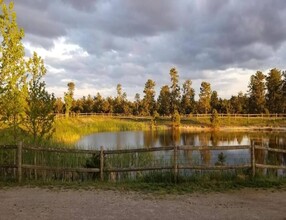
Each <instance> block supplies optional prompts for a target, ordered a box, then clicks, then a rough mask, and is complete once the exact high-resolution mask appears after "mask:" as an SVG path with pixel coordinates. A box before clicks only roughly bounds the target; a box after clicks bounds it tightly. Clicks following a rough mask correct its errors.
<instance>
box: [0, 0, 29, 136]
mask: <svg viewBox="0 0 286 220" xmlns="http://www.w3.org/2000/svg"><path fill="white" fill-rule="evenodd" d="M0 5H1V9H2V13H1V16H0V33H1V40H2V43H1V46H0V54H1V56H0V111H1V112H0V115H1V116H2V117H1V121H2V122H4V123H5V124H6V126H8V128H9V129H11V130H12V133H13V137H14V141H15V142H16V141H17V140H18V136H19V133H20V131H21V128H20V125H21V124H22V123H23V119H24V114H25V108H26V97H27V81H26V79H27V74H26V71H25V60H24V55H25V51H24V46H23V44H22V42H21V40H22V39H23V37H24V31H23V29H20V28H19V27H18V24H17V21H16V13H15V11H14V4H13V2H10V4H9V5H6V4H5V3H4V2H3V1H2V0H1V1H0Z"/></svg>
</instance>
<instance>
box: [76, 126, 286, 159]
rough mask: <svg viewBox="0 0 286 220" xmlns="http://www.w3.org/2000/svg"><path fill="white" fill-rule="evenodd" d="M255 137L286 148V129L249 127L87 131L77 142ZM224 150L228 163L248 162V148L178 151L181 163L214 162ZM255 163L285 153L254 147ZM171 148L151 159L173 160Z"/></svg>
mask: <svg viewBox="0 0 286 220" xmlns="http://www.w3.org/2000/svg"><path fill="white" fill-rule="evenodd" d="M253 141H255V142H256V143H258V144H259V145H262V146H265V147H273V148H282V149H286V132H270V131H248V132H221V131H220V132H189V131H178V130H160V131H121V132H102V133H95V134H92V135H88V136H85V137H83V138H82V139H81V140H79V141H78V142H77V143H76V145H77V147H78V148H81V149H99V148H100V146H103V147H104V149H127V148H128V149H131V148H149V147H160V146H173V145H180V146H181V145H190V147H191V146H212V147H214V148H215V147H216V146H233V145H250V144H251V142H253ZM221 153H223V154H224V157H225V163H226V164H227V165H237V164H248V163H250V150H248V149H241V150H200V151H195V150H187V151H179V155H178V156H179V161H180V163H181V164H190V163H191V164H192V165H213V164H215V163H217V162H218V157H219V154H221ZM255 154H256V158H257V163H266V162H267V161H268V162H269V160H274V161H275V164H277V162H278V164H285V162H286V154H277V153H273V152H265V151H264V150H256V152H255ZM172 155H173V152H172V151H163V152H162V151H161V152H154V153H152V160H154V161H155V162H156V161H158V160H160V164H162V162H163V163H164V164H168V163H170V164H171V162H172Z"/></svg>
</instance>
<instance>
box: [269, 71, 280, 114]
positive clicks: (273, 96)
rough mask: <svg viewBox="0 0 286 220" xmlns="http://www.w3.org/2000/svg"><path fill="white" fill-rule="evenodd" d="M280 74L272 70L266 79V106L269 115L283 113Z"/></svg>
mask: <svg viewBox="0 0 286 220" xmlns="http://www.w3.org/2000/svg"><path fill="white" fill-rule="evenodd" d="M282 86H283V81H282V73H281V71H280V70H278V69H272V70H270V72H269V73H268V76H267V77H266V88H267V93H266V106H267V108H268V110H269V111H270V112H271V113H281V112H282V111H283V92H282Z"/></svg>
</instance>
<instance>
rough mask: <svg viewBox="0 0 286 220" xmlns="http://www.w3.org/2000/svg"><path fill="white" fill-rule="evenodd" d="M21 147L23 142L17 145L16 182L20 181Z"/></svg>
mask: <svg viewBox="0 0 286 220" xmlns="http://www.w3.org/2000/svg"><path fill="white" fill-rule="evenodd" d="M22 148H23V143H22V142H19V143H18V145H17V171H18V176H17V177H18V182H19V183H21V182H22Z"/></svg>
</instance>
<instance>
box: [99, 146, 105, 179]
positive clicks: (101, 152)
mask: <svg viewBox="0 0 286 220" xmlns="http://www.w3.org/2000/svg"><path fill="white" fill-rule="evenodd" d="M103 167H104V152H103V146H101V147H100V180H101V181H103V180H104V176H103Z"/></svg>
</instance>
